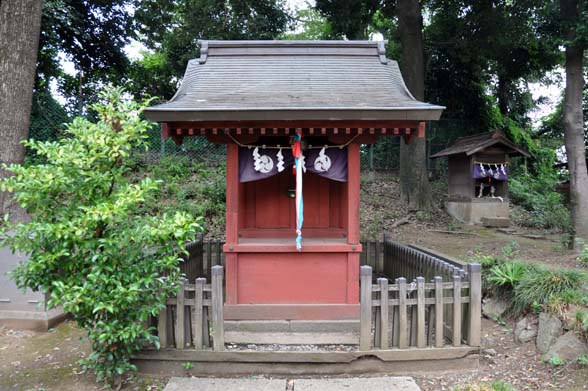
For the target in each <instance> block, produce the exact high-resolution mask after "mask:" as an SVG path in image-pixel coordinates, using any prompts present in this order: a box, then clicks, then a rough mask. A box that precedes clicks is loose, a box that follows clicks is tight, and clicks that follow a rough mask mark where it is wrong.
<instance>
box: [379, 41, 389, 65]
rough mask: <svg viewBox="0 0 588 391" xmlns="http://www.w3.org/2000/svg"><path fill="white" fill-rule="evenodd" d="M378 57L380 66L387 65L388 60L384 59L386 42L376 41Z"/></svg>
mask: <svg viewBox="0 0 588 391" xmlns="http://www.w3.org/2000/svg"><path fill="white" fill-rule="evenodd" d="M378 57H379V58H380V62H381V63H382V64H388V59H387V58H386V41H378Z"/></svg>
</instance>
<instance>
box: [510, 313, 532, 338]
mask: <svg viewBox="0 0 588 391" xmlns="http://www.w3.org/2000/svg"><path fill="white" fill-rule="evenodd" d="M536 336H537V323H536V322H535V319H533V318H532V317H530V316H525V317H524V318H523V319H521V320H519V321H518V322H517V324H516V325H515V329H514V337H515V341H516V342H519V343H525V342H530V341H532V340H533V338H535V337H536Z"/></svg>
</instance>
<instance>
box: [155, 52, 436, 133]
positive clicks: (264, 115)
mask: <svg viewBox="0 0 588 391" xmlns="http://www.w3.org/2000/svg"><path fill="white" fill-rule="evenodd" d="M200 44H201V46H202V49H201V53H202V55H201V57H200V59H195V60H191V61H190V62H189V63H188V67H187V69H186V73H185V75H184V78H183V80H182V83H181V87H180V88H179V90H178V91H177V93H176V95H175V96H174V97H173V98H172V99H171V100H170V101H169V102H167V103H164V104H161V105H157V106H153V107H150V108H149V109H147V110H146V114H147V117H148V118H149V119H152V120H156V121H161V122H163V121H205V120H262V119H271V120H273V119H276V120H278V119H279V120H290V119H293V120H294V119H298V120H303V119H311V120H312V119H317V120H319V119H320V120H337V119H345V120H348V119H353V120H368V119H369V120H380V119H381V120H436V119H438V118H439V116H440V115H441V111H442V110H443V109H444V107H441V106H435V105H431V104H428V103H424V102H420V101H417V100H416V99H415V98H414V97H413V96H412V95H411V94H410V92H409V91H408V89H407V88H406V86H405V84H404V81H403V79H402V75H401V73H400V69H399V68H398V64H397V62H396V61H391V60H387V59H386V58H385V56H384V42H370V41H201V42H200Z"/></svg>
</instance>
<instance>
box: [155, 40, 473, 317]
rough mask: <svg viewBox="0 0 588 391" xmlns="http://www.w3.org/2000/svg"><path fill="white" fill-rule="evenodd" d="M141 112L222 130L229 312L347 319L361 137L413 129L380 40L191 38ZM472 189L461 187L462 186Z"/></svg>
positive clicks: (216, 134)
mask: <svg viewBox="0 0 588 391" xmlns="http://www.w3.org/2000/svg"><path fill="white" fill-rule="evenodd" d="M199 44H200V46H201V51H200V52H201V56H200V58H199V59H194V60H191V61H190V62H189V63H188V66H187V69H186V73H185V75H184V78H183V80H182V83H181V86H180V88H179V89H178V91H177V93H176V94H175V96H174V97H173V98H172V99H171V100H170V101H169V102H167V103H163V104H160V105H156V106H153V107H150V108H148V109H147V110H146V112H145V113H146V116H147V118H148V119H150V120H152V121H157V122H160V123H161V129H162V134H163V136H164V137H169V138H172V139H173V140H174V141H175V142H176V143H178V144H180V143H181V142H182V140H183V139H184V138H186V137H206V138H207V139H208V140H209V141H211V142H213V143H220V144H226V146H227V162H226V164H227V169H226V244H225V246H224V249H223V250H224V252H225V259H226V287H225V292H226V293H225V305H224V318H225V319H227V320H297V319H298V320H342V319H359V256H360V253H361V251H362V248H361V244H360V226H359V212H360V211H359V208H360V203H359V196H360V153H361V151H360V146H361V145H362V144H371V143H375V142H377V141H378V140H379V139H380V138H381V137H391V136H397V137H403V138H404V139H405V141H406V142H408V143H410V142H411V141H412V140H413V139H414V138H415V137H424V135H425V134H424V133H425V122H426V121H432V120H438V119H439V117H440V115H441V112H442V110H443V109H444V107H442V106H436V105H431V104H428V103H424V102H420V101H417V100H416V99H415V98H414V97H413V96H412V95H411V94H410V92H409V91H408V89H407V88H406V86H405V84H404V81H403V79H402V75H401V73H400V69H399V67H398V64H397V63H396V61H392V60H389V59H387V58H386V56H385V44H386V43H385V41H380V42H371V41H200V42H199ZM472 191H473V189H472Z"/></svg>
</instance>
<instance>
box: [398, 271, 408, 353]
mask: <svg viewBox="0 0 588 391" xmlns="http://www.w3.org/2000/svg"><path fill="white" fill-rule="evenodd" d="M407 329H408V327H407V316H406V278H404V277H400V278H399V279H398V348H399V349H406V348H408V336H407Z"/></svg>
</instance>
